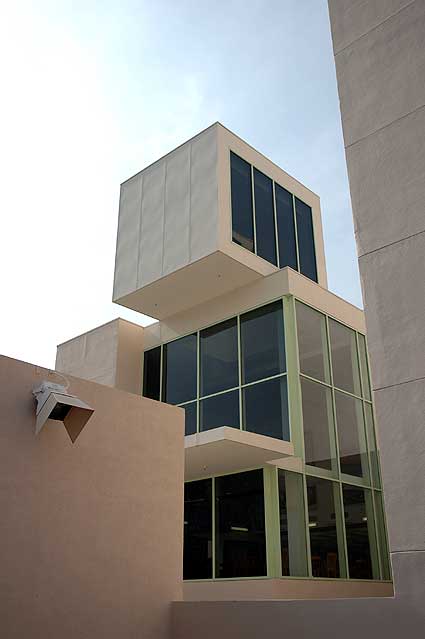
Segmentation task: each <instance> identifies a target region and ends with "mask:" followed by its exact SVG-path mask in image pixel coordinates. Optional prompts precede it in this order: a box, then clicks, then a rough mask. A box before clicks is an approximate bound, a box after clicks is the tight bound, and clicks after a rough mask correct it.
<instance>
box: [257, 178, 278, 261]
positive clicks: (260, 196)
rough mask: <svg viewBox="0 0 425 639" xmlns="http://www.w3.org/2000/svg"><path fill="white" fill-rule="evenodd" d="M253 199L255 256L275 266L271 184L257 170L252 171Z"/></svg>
mask: <svg viewBox="0 0 425 639" xmlns="http://www.w3.org/2000/svg"><path fill="white" fill-rule="evenodd" d="M254 197H255V234H256V238H257V255H259V256H260V257H262V258H264V259H265V260H267V261H268V262H271V263H272V264H276V265H277V259H276V235H275V226H274V206H273V182H272V181H271V179H270V178H268V177H267V176H266V175H264V173H261V172H260V171H257V169H254Z"/></svg>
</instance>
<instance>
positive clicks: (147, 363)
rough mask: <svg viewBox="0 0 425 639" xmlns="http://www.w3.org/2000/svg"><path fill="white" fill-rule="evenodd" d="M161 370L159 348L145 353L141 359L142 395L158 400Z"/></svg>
mask: <svg viewBox="0 0 425 639" xmlns="http://www.w3.org/2000/svg"><path fill="white" fill-rule="evenodd" d="M160 370H161V347H160V346H157V347H156V348H152V349H151V350H150V351H145V355H144V358H143V395H144V397H149V398H150V399H159V392H160Z"/></svg>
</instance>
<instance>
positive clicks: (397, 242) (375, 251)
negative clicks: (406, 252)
mask: <svg viewBox="0 0 425 639" xmlns="http://www.w3.org/2000/svg"><path fill="white" fill-rule="evenodd" d="M423 233H425V229H423V231H418V232H417V233H413V234H412V235H406V237H401V238H400V239H399V240H395V241H394V242H390V243H389V244H384V245H383V246H380V247H379V248H376V249H373V250H372V251H367V253H362V254H361V255H359V259H360V258H362V257H367V256H368V255H373V253H378V252H379V251H383V250H384V249H386V248H389V247H390V246H395V245H396V244H400V242H405V241H406V240H410V239H412V237H417V236H418V235H422V234H423Z"/></svg>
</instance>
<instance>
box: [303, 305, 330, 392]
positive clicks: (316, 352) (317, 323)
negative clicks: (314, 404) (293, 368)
mask: <svg viewBox="0 0 425 639" xmlns="http://www.w3.org/2000/svg"><path fill="white" fill-rule="evenodd" d="M296 312H297V330H298V350H299V356H300V371H301V372H302V373H304V374H305V375H308V376H309V377H315V378H316V379H320V380H321V381H323V382H328V383H329V381H330V375H329V357H328V348H327V338H326V319H325V316H324V315H322V313H319V312H318V311H315V310H314V309H313V308H310V307H309V306H306V305H305V304H301V303H300V302H296Z"/></svg>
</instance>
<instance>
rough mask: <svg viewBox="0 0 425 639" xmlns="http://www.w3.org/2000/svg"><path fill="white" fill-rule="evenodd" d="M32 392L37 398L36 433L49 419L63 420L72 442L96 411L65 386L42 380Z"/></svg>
mask: <svg viewBox="0 0 425 639" xmlns="http://www.w3.org/2000/svg"><path fill="white" fill-rule="evenodd" d="M32 394H33V395H34V397H35V398H36V400H37V409H36V415H37V420H36V424H35V434H36V435H38V433H39V432H40V431H41V429H42V428H43V426H44V424H45V423H46V422H47V420H48V419H54V420H56V421H59V422H63V424H64V426H65V428H66V430H67V433H68V435H69V436H70V438H71V441H72V443H74V442H75V440H76V439H77V437H78V435H79V434H80V433H81V431H82V430H83V428H84V426H85V425H86V424H87V422H88V421H89V419H90V417H91V416H92V415H93V413H94V409H93V408H91V407H90V406H88V405H87V404H85V403H84V402H83V401H81V399H78V397H74V395H70V394H69V393H68V390H67V388H66V387H65V386H61V385H60V384H53V383H52V382H42V383H41V385H40V386H38V387H37V388H34V390H33V391H32Z"/></svg>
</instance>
